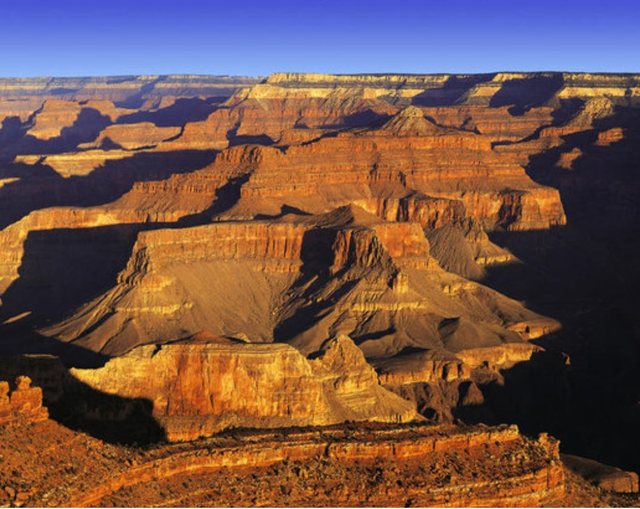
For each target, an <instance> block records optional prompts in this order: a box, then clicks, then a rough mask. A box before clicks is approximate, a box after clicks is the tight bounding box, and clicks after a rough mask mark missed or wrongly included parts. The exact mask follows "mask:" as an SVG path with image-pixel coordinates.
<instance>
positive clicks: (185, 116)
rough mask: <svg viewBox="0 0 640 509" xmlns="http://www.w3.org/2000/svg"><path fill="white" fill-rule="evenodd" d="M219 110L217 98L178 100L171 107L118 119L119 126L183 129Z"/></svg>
mask: <svg viewBox="0 0 640 509" xmlns="http://www.w3.org/2000/svg"><path fill="white" fill-rule="evenodd" d="M216 108H217V104H216V101H215V98H207V99H200V98H197V97H193V98H183V99H177V100H176V102H174V103H173V104H172V105H171V106H167V107H166V108H162V109H159V110H154V111H137V112H135V113H131V114H129V115H123V116H122V117H120V118H118V121H117V122H116V123H117V124H135V123H138V122H151V123H153V124H155V125H157V126H158V127H182V126H184V125H185V124H186V123H187V122H201V121H202V120H206V118H207V117H208V116H209V115H211V113H213V112H214V111H215V110H216Z"/></svg>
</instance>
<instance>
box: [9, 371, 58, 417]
mask: <svg viewBox="0 0 640 509" xmlns="http://www.w3.org/2000/svg"><path fill="white" fill-rule="evenodd" d="M48 416H49V414H48V412H47V409H46V408H44V407H43V406H42V389H40V388H39V387H31V379H30V378H29V377H28V376H19V377H18V378H16V381H15V388H14V389H13V391H10V390H9V384H8V383H7V382H0V425H2V424H6V423H8V422H12V421H16V420H19V421H28V422H33V421H41V420H43V419H46V418H47V417H48Z"/></svg>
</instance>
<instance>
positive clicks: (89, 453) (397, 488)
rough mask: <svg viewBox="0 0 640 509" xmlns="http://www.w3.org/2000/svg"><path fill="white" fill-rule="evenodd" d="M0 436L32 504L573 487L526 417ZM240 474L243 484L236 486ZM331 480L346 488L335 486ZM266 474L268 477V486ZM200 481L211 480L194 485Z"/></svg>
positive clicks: (15, 482) (547, 500) (30, 430)
mask: <svg viewBox="0 0 640 509" xmlns="http://www.w3.org/2000/svg"><path fill="white" fill-rule="evenodd" d="M0 435H2V436H1V437H0V438H1V440H0V444H2V445H1V446H0V449H2V450H0V454H2V455H3V457H4V458H5V460H6V461H5V463H4V466H3V468H2V471H1V472H0V474H1V475H0V477H1V478H2V482H3V483H4V484H5V485H6V487H9V488H10V489H9V492H12V490H13V493H14V494H15V491H16V490H19V491H20V493H21V499H20V500H19V501H17V502H19V504H23V505H30V506H32V505H38V506H59V505H70V506H97V505H105V506H110V505H126V506H136V505H156V504H160V505H167V504H168V505H195V506H199V505H214V506H215V505H221V504H222V505H229V504H230V505H236V506H237V505H240V506H242V505H301V504H302V505H304V504H307V505H308V504H309V503H311V504H313V505H382V506H386V505H391V506H400V505H403V506H404V505H407V504H409V505H412V504H415V505H420V506H428V505H437V506H443V505H453V506H471V505H496V506H503V505H523V506H538V505H547V504H549V505H553V504H557V503H559V502H560V501H561V500H562V499H563V497H564V496H565V476H564V470H563V466H562V463H561V462H560V459H559V455H558V443H557V441H555V440H553V439H550V438H548V437H547V436H546V435H541V436H540V437H539V438H538V439H537V440H532V439H528V438H525V437H523V436H522V435H520V433H519V432H518V429H517V428H516V427H515V426H502V427H496V428H488V427H484V426H475V427H464V428H463V427H455V426H432V425H424V424H395V425H392V424H382V423H378V424H372V423H370V424H362V425H357V426H356V425H354V424H351V425H342V426H332V427H324V428H306V429H303V428H288V429H279V430H270V431H235V432H231V431H230V432H226V433H223V434H221V435H218V436H216V437H212V438H209V439H204V440H200V441H196V442H191V443H181V444H172V445H158V446H155V447H151V448H148V449H145V450H143V449H138V448H126V447H123V446H117V445H110V444H107V443H104V442H101V441H99V440H96V439H94V438H91V437H89V436H87V435H84V434H80V433H76V432H72V431H71V430H69V429H67V428H64V427H62V426H60V425H58V424H57V423H55V422H53V421H50V420H48V421H41V422H38V423H34V424H33V425H31V427H28V426H24V425H23V426H18V425H17V424H9V425H6V426H3V427H2V428H0ZM40 442H43V443H42V444H40ZM45 444H48V446H45ZM23 448H24V449H29V450H31V451H32V453H35V454H29V455H26V454H24V452H25V450H23ZM6 469H9V471H7V472H5V470H6ZM11 472H13V474H11ZM375 472H378V473H377V474H375ZM12 475H15V477H12ZM237 475H240V476H242V478H243V479H244V481H243V482H238V483H231V478H232V477H233V476H237ZM372 475H373V476H374V477H373V478H372ZM318 476H319V477H318ZM376 476H377V478H378V480H377V481H376V482H372V479H374V478H375V477H376ZM332 478H335V479H336V481H339V483H338V484H340V485H341V486H342V487H343V488H341V489H340V490H338V491H336V490H335V488H336V485H335V483H333V481H332V480H331V479H332ZM265 479H266V480H268V482H269V484H268V485H267V486H262V485H260V483H262V482H263V481H265ZM192 483H196V484H198V483H202V486H203V487H202V489H197V490H193V489H191V488H190V486H191V485H192ZM159 487H161V492H157V489H158V488H159ZM5 493H7V490H6V489H5V492H4V493H3V494H2V496H5ZM160 493H163V495H161V494H160ZM158 496H160V499H158V500H156V498H157V497H158ZM256 497H257V498H256ZM4 502H6V503H14V504H15V503H16V500H15V499H14V500H5V501H4Z"/></svg>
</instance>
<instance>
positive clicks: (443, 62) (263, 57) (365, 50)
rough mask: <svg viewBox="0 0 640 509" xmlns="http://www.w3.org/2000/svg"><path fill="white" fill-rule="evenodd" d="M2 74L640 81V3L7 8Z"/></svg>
mask: <svg viewBox="0 0 640 509" xmlns="http://www.w3.org/2000/svg"><path fill="white" fill-rule="evenodd" d="M0 19H2V23H1V27H2V28H1V30H0V76H91V75H119V74H168V73H197V74H236V75H266V74H269V73H271V72H275V71H301V72H311V71H314V72H333V73H349V72H356V73H365V72H412V73H437V72H490V71H497V70H574V71H610V72H615V71H619V72H640V1H639V0H633V1H632V0H609V1H607V0H599V1H597V2H596V1H591V0H582V1H576V0H556V1H548V0H537V1H533V0H512V1H505V0H423V1H417V0H405V1H403V0H386V1H378V0H369V1H354V0H341V1H336V0H325V1H317V0H296V1H291V0H273V1H270V2H269V1H264V2H258V1H244V2H243V1H241V0H235V1H215V0H209V1H205V0H179V1H167V0H157V1H150V0H126V1H125V0H82V1H77V0H46V1H45V0H0Z"/></svg>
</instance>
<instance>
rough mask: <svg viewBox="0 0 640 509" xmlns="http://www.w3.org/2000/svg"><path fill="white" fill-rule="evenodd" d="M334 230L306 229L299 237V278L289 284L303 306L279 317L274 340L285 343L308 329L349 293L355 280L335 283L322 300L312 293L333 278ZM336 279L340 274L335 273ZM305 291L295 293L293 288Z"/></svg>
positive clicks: (315, 292) (319, 289)
mask: <svg viewBox="0 0 640 509" xmlns="http://www.w3.org/2000/svg"><path fill="white" fill-rule="evenodd" d="M335 236H336V231H335V230H333V229H329V228H317V229H313V230H308V231H306V232H305V233H304V235H303V238H302V249H301V253H300V258H301V260H302V266H301V268H300V272H301V274H300V277H299V278H298V280H297V281H296V282H295V283H294V284H293V285H292V291H293V293H294V295H295V296H294V297H293V298H294V299H299V300H300V301H301V303H303V305H300V306H297V309H296V311H295V313H294V314H293V315H292V316H290V317H288V318H286V319H284V320H281V321H280V322H279V323H278V325H277V327H276V328H275V329H274V332H273V337H274V341H277V342H288V341H290V340H291V339H293V338H294V337H295V336H296V335H298V334H300V333H301V332H303V331H305V330H307V329H308V328H309V327H311V326H312V325H313V324H314V323H315V322H317V321H318V320H320V319H321V318H322V317H323V316H324V315H325V314H326V313H327V312H330V311H331V308H332V306H333V305H334V304H335V303H336V302H337V301H338V300H339V299H340V298H341V297H342V296H344V295H345V294H346V293H348V292H349V291H350V290H351V289H352V288H353V287H354V286H355V285H356V284H357V281H347V282H345V283H342V284H341V285H340V286H338V287H337V288H336V289H335V290H334V291H333V293H332V294H331V295H329V296H327V297H326V298H325V299H323V300H317V299H315V298H314V295H315V294H317V292H319V291H321V290H322V289H323V288H325V287H326V284H327V281H328V280H329V279H330V278H331V277H333V275H332V274H331V271H330V269H331V264H332V262H333V250H332V246H333V242H334V239H335ZM335 277H336V279H337V280H339V274H336V275H335ZM299 288H303V289H304V290H302V291H299V292H297V293H298V294H297V293H296V289H299Z"/></svg>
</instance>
